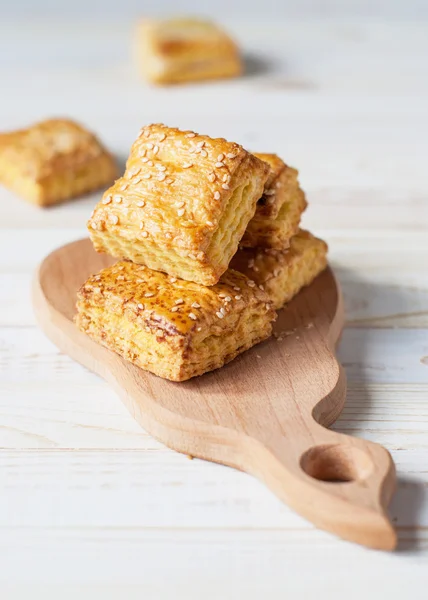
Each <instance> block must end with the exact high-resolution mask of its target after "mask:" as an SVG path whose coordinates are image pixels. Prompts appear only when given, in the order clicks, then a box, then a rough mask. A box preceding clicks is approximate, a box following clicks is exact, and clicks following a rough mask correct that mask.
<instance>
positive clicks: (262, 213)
mask: <svg viewBox="0 0 428 600" xmlns="http://www.w3.org/2000/svg"><path fill="white" fill-rule="evenodd" d="M254 156H256V157H257V158H260V160H263V161H265V162H266V163H268V165H269V166H270V173H269V177H268V180H267V182H266V184H265V188H264V192H263V195H262V197H261V198H260V200H259V201H258V203H257V210H256V214H255V215H254V218H253V219H251V221H250V222H249V223H248V227H247V229H246V231H245V234H244V237H243V238H242V240H241V242H240V243H241V245H242V246H244V247H249V248H277V249H284V248H287V247H288V246H289V241H290V238H291V237H292V236H293V235H295V234H296V233H297V231H298V229H299V224H300V219H301V215H302V213H303V211H304V210H305V208H306V206H307V202H306V198H305V194H304V193H303V191H302V190H301V189H300V187H299V182H298V179H297V176H298V172H297V171H296V169H293V168H292V167H289V166H288V165H286V164H285V162H284V161H283V160H281V159H280V158H279V156H277V155H276V154H261V153H256V152H255V153H254Z"/></svg>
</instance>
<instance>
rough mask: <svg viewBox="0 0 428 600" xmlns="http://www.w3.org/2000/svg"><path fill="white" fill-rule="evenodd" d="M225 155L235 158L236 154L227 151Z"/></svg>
mask: <svg viewBox="0 0 428 600" xmlns="http://www.w3.org/2000/svg"><path fill="white" fill-rule="evenodd" d="M226 156H227V158H236V156H237V155H236V154H233V152H228V153H227V154H226Z"/></svg>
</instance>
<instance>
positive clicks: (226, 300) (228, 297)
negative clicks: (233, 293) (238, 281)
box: [224, 296, 232, 302]
mask: <svg viewBox="0 0 428 600" xmlns="http://www.w3.org/2000/svg"><path fill="white" fill-rule="evenodd" d="M231 300H232V298H231V297H230V296H226V298H225V299H224V301H225V302H230V301H231Z"/></svg>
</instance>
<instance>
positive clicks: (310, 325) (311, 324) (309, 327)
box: [305, 323, 314, 329]
mask: <svg viewBox="0 0 428 600" xmlns="http://www.w3.org/2000/svg"><path fill="white" fill-rule="evenodd" d="M313 326H314V324H313V323H308V324H307V325H306V326H305V327H306V329H312V327H313Z"/></svg>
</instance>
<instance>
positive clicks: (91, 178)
mask: <svg viewBox="0 0 428 600" xmlns="http://www.w3.org/2000/svg"><path fill="white" fill-rule="evenodd" d="M117 174H118V173H117V166H116V163H115V161H114V159H113V157H112V156H111V154H109V153H108V152H107V150H106V149H105V148H104V147H103V146H102V145H101V144H100V142H99V140H98V139H97V138H96V137H95V136H94V135H93V134H92V133H90V132H89V131H87V130H86V129H84V128H83V127H81V126H80V125H78V124H77V123H75V122H74V121H70V120H66V119H50V120H48V121H42V122H41V123H37V124H35V125H33V126H32V127H29V128H28V129H21V130H19V131H13V132H10V133H3V134H0V182H1V183H2V184H4V185H5V186H6V187H8V188H10V189H11V190H12V191H14V192H16V193H17V194H19V195H20V196H23V197H24V198H26V199H27V200H29V201H30V202H33V203H34V204H37V205H39V206H48V205H50V204H57V203H59V202H62V201H64V200H67V199H69V198H73V197H75V196H80V195H82V194H86V193H88V192H91V191H93V190H96V189H98V188H100V187H103V186H105V185H108V184H110V183H111V182H112V181H113V180H114V178H115V177H116V176H117Z"/></svg>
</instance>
